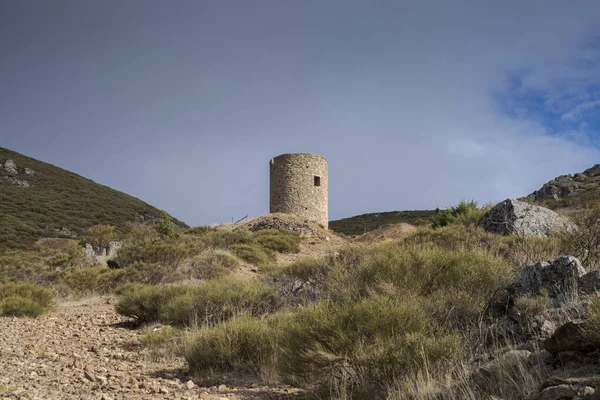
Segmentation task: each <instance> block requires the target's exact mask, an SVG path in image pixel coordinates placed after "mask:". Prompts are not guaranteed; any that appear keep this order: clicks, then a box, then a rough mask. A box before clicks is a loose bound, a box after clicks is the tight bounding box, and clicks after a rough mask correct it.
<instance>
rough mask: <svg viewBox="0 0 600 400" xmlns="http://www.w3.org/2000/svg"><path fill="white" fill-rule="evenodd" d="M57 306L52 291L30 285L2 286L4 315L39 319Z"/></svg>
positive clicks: (0, 292)
mask: <svg viewBox="0 0 600 400" xmlns="http://www.w3.org/2000/svg"><path fill="white" fill-rule="evenodd" d="M55 305H56V302H55V299H54V294H53V293H52V291H50V290H48V289H45V288H43V287H40V286H38V285H34V284H29V283H6V284H3V285H0V312H1V314H2V315H11V316H19V317H20V316H28V317H37V316H39V315H42V314H44V313H45V312H47V311H50V310H51V309H53V308H54V307H55Z"/></svg>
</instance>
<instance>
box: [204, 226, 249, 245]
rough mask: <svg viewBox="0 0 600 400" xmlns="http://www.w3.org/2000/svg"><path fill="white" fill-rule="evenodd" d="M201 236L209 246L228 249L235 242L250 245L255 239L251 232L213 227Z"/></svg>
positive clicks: (235, 243)
mask: <svg viewBox="0 0 600 400" xmlns="http://www.w3.org/2000/svg"><path fill="white" fill-rule="evenodd" d="M203 237H204V239H206V240H207V241H208V243H209V244H210V246H212V247H215V248H218V249H230V248H231V247H232V246H234V245H237V244H248V245H250V244H253V243H254V241H255V239H254V236H253V235H252V233H250V232H247V231H242V230H239V231H227V230H222V229H215V230H210V231H208V232H206V234H204V235H203Z"/></svg>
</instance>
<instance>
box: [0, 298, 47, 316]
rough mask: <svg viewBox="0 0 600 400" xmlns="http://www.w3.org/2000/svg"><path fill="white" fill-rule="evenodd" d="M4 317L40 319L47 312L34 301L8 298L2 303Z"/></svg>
mask: <svg viewBox="0 0 600 400" xmlns="http://www.w3.org/2000/svg"><path fill="white" fill-rule="evenodd" d="M0 310H1V312H2V315H5V316H11V317H33V318H35V317H39V316H40V315H42V314H44V313H45V312H46V311H47V310H46V309H45V308H44V307H43V306H42V305H41V304H40V303H36V302H35V301H33V300H30V299H27V298H24V297H18V296H14V297H7V298H5V299H3V300H2V301H1V302H0Z"/></svg>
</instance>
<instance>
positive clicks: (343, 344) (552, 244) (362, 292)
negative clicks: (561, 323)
mask: <svg viewBox="0 0 600 400" xmlns="http://www.w3.org/2000/svg"><path fill="white" fill-rule="evenodd" d="M483 212H484V211H483V210H481V209H479V208H478V207H477V205H476V203H475V202H461V203H459V204H458V205H456V206H455V207H452V208H450V209H449V210H447V211H443V212H440V213H438V214H437V218H436V220H434V223H432V224H430V225H429V226H422V227H421V228H419V229H418V230H417V231H416V232H414V233H413V234H411V235H410V236H408V237H406V238H403V239H400V240H395V241H390V242H386V243H383V244H356V243H355V244H349V245H348V246H347V247H346V248H344V249H342V250H341V251H339V252H336V253H335V254H331V255H330V256H328V257H324V258H305V259H299V260H298V261H295V262H293V263H291V264H285V265H278V264H276V261H277V259H278V258H277V257H276V256H277V254H278V253H280V254H284V253H296V252H298V251H299V249H300V243H301V241H302V238H301V236H300V235H299V234H297V233H295V232H291V231H286V230H272V229H265V230H260V231H257V232H250V231H247V230H244V229H236V230H219V229H215V228H209V227H198V228H192V229H187V230H185V231H183V232H179V233H177V234H172V231H171V229H170V226H171V225H168V224H162V225H161V224H159V225H135V226H133V227H132V228H131V229H130V231H129V232H128V233H126V234H125V235H124V236H123V247H122V248H121V249H120V250H119V253H118V257H117V258H116V260H115V262H116V265H118V268H114V269H109V268H107V267H101V266H98V265H95V261H94V259H90V258H86V257H85V256H84V255H83V252H82V251H81V248H80V247H78V246H55V245H53V243H52V242H49V243H45V242H41V243H40V244H39V245H38V246H37V247H36V248H35V249H32V250H27V251H23V250H12V251H10V252H6V253H5V254H4V255H0V312H2V313H4V314H11V315H20V316H24V315H30V316H36V315H39V314H40V313H42V312H44V311H46V310H47V309H51V307H52V306H53V304H54V301H55V295H59V296H81V295H88V294H117V295H118V296H119V298H118V301H117V303H116V306H115V307H116V310H117V311H118V312H119V313H120V314H122V315H124V316H127V317H129V318H131V319H132V320H134V321H135V322H137V323H138V324H150V326H156V325H154V324H156V323H159V324H160V325H162V327H161V328H160V329H158V330H155V331H152V332H149V333H148V334H146V335H144V336H143V337H142V338H141V342H142V343H143V344H144V345H145V346H147V347H149V348H150V349H151V350H152V351H153V354H154V356H155V357H174V356H182V357H185V359H186V361H187V364H188V366H189V370H190V373H191V374H193V375H194V376H195V377H196V378H197V382H201V383H202V384H205V385H213V384H214V383H215V382H217V381H220V380H221V379H225V378H224V377H225V376H227V377H228V379H229V378H235V377H240V376H243V377H244V378H245V379H254V380H255V381H261V382H266V383H273V384H282V383H285V384H288V385H292V386H294V387H298V388H302V389H304V390H305V391H306V394H307V395H309V396H313V397H314V398H335V399H343V398H355V399H366V398H397V399H404V398H406V399H408V398H415V399H418V398H421V399H424V398H440V397H439V396H441V394H442V393H443V395H444V398H447V399H461V398H472V399H475V398H488V397H489V396H491V395H500V396H501V397H502V398H520V397H519V396H521V395H522V394H524V393H531V392H532V390H533V388H536V387H537V386H536V385H537V384H538V383H539V381H540V379H541V378H540V377H542V376H544V375H543V371H542V372H540V371H537V370H535V371H530V370H527V369H518V368H521V367H519V366H517V367H515V368H516V369H515V370H514V371H513V370H510V371H504V370H503V371H502V373H504V372H506V374H504V375H502V379H490V378H489V376H487V377H486V379H487V380H485V379H484V380H483V381H481V380H478V378H477V377H478V375H477V374H478V373H479V367H480V366H481V365H483V364H484V363H485V362H487V361H488V360H489V359H490V358H493V357H496V356H497V354H498V352H500V351H505V349H506V348H511V346H515V345H516V344H520V342H519V343H517V342H516V341H511V340H516V339H512V338H505V337H500V336H499V333H498V332H499V330H498V329H497V327H495V325H494V324H495V323H496V319H494V318H495V317H493V316H492V314H491V313H492V311H491V310H493V309H495V307H496V304H498V302H500V303H499V304H501V306H502V304H504V303H502V302H501V301H502V300H501V295H502V293H504V292H506V288H507V287H510V285H511V284H512V283H513V282H514V281H515V279H516V277H517V276H518V275H519V272H520V269H521V268H522V267H523V266H524V265H526V264H531V263H534V262H537V261H540V260H553V259H555V258H556V257H557V256H559V255H561V254H564V253H566V252H568V253H569V254H582V255H584V256H588V259H587V263H588V264H587V265H589V266H595V265H596V266H597V265H599V264H600V263H599V262H598V261H599V260H598V257H599V256H598V255H599V254H600V250H598V246H597V245H596V243H599V242H600V240H599V238H600V224H599V223H598V215H600V214H599V212H598V211H597V210H590V211H588V212H586V213H582V214H581V219H580V220H578V222H579V223H580V229H579V230H577V231H568V232H567V231H566V232H562V233H561V234H559V235H558V236H556V237H547V238H533V237H522V236H517V235H513V236H500V235H496V234H493V233H487V232H484V231H483V230H482V229H481V228H479V227H478V226H477V221H478V219H479V216H480V215H481V214H482V213H483ZM165 220H167V219H166V218H165ZM96 230H97V232H95V231H96ZM94 232H95V233H97V234H98V237H99V238H101V241H105V240H107V237H109V236H110V235H108V236H106V235H105V234H106V233H107V232H108V233H110V232H111V229H110V228H106V227H104V228H102V229H101V228H96V229H95V230H94V229H92V230H91V232H90V233H94ZM90 233H88V234H90ZM22 285H25V286H23V287H24V288H27V290H25V289H18V288H19V287H20V286H22ZM34 288H35V289H34ZM44 291H45V292H44ZM3 293H5V294H3ZM44 293H45V294H46V295H47V294H48V293H53V295H52V296H51V297H50V301H49V302H47V301H46V300H44V299H47V297H44ZM2 296H4V297H2ZM4 299H7V300H4ZM40 299H41V300H40ZM498 299H500V300H498ZM36 302H37V303H38V304H34V303H36ZM551 303H552V301H551V299H549V298H548V296H547V293H543V292H542V293H540V295H539V296H529V295H527V296H525V295H524V296H521V297H517V298H515V299H514V306H515V307H517V309H518V310H519V313H520V314H519V315H522V316H523V317H522V318H524V319H526V318H530V319H531V320H534V319H535V318H536V316H539V315H541V314H543V313H544V312H545V310H546V309H547V308H548V307H550V305H551ZM45 304H47V305H45ZM598 304H600V301H598V300H597V299H594V298H592V300H590V306H589V310H590V311H589V321H590V322H589V327H591V328H588V329H589V332H588V335H589V337H590V340H592V339H593V340H596V341H598V342H599V343H600V339H597V334H595V333H594V331H595V327H596V325H597V324H599V323H598V320H600V318H599V317H598V314H600V312H598V310H600V306H598ZM40 306H42V308H40ZM43 307H46V308H43ZM595 324H596V325H595ZM594 335H595V336H594ZM519 365H520V364H519ZM511 368H512V367H511ZM534 373H535V374H537V373H539V376H538V375H535V376H534V375H533V374H534ZM482 382H483V383H482ZM521 397H523V396H521Z"/></svg>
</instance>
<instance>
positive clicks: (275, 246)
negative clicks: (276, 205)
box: [255, 229, 301, 253]
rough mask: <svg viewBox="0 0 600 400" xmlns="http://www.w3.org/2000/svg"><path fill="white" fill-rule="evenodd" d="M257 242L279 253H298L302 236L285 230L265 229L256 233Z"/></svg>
mask: <svg viewBox="0 0 600 400" xmlns="http://www.w3.org/2000/svg"><path fill="white" fill-rule="evenodd" d="M255 237H256V242H257V243H259V244H260V245H261V246H263V247H264V248H267V249H270V250H273V251H277V252H279V253H298V252H299V251H300V240H301V239H300V235H298V234H297V233H294V232H291V231H289V230H285V229H264V230H261V231H258V232H256V233H255Z"/></svg>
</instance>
